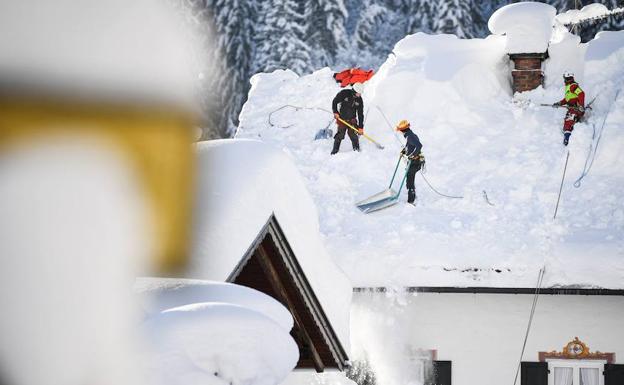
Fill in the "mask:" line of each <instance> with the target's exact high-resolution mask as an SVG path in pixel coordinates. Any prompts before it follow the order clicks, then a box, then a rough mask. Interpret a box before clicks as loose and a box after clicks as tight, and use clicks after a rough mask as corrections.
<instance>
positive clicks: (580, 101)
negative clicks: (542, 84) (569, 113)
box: [559, 83, 585, 107]
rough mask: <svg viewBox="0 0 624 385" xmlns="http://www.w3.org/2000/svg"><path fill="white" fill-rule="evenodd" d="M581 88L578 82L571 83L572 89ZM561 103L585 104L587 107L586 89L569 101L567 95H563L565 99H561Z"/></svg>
mask: <svg viewBox="0 0 624 385" xmlns="http://www.w3.org/2000/svg"><path fill="white" fill-rule="evenodd" d="M578 88H579V85H578V84H576V83H572V84H571V85H570V91H571V92H574V91H576V90H577V89H578ZM559 104H561V105H562V106H565V105H568V106H577V105H578V106H583V107H585V91H581V93H580V94H578V96H577V97H575V98H572V99H570V100H569V101H566V99H565V96H564V97H563V99H561V101H560V102H559Z"/></svg>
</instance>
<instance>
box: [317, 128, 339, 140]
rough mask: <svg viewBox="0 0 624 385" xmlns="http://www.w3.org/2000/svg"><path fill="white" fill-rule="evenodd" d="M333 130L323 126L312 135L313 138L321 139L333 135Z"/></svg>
mask: <svg viewBox="0 0 624 385" xmlns="http://www.w3.org/2000/svg"><path fill="white" fill-rule="evenodd" d="M333 134H334V133H333V132H332V130H331V129H329V128H323V129H320V130H319V131H318V132H317V133H316V136H314V140H321V139H329V138H331V137H332V136H333Z"/></svg>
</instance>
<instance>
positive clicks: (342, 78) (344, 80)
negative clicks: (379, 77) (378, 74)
mask: <svg viewBox="0 0 624 385" xmlns="http://www.w3.org/2000/svg"><path fill="white" fill-rule="evenodd" d="M373 74H374V71H373V70H370V71H364V70H363V69H361V68H349V69H346V70H344V71H340V72H337V73H335V74H334V79H336V82H337V83H340V87H346V86H348V85H350V84H354V83H364V82H365V81H367V80H368V79H370V78H371V77H373Z"/></svg>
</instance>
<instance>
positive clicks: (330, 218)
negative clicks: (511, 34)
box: [237, 4, 624, 288]
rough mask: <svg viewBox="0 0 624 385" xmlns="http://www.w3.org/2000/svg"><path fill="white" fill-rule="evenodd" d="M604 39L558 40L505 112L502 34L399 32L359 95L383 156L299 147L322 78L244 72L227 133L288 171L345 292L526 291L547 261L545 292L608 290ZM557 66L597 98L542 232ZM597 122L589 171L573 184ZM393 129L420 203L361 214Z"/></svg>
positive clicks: (614, 225) (609, 123) (319, 117)
mask: <svg viewBox="0 0 624 385" xmlns="http://www.w3.org/2000/svg"><path fill="white" fill-rule="evenodd" d="M515 5H516V4H515ZM518 5H519V4H518ZM529 6H530V7H536V8H539V9H542V10H544V9H545V8H541V7H542V5H534V4H529ZM544 7H547V6H544ZM511 9H513V8H511ZM547 9H548V11H547V12H545V13H547V14H548V15H550V14H551V13H552V12H551V11H550V10H549V9H550V8H547ZM512 14H513V13H512ZM529 14H531V12H529ZM549 18H550V16H548V17H546V18H545V19H548V20H543V21H544V24H546V21H549V20H550V19H549ZM501 20H502V19H501ZM549 22H550V21H549ZM503 24H505V23H503ZM497 25H498V24H497ZM549 25H550V24H549ZM617 34H621V32H617ZM548 36H550V35H549V34H548ZM564 37H565V36H564ZM544 38H545V39H546V42H545V43H547V41H548V40H547V36H546V35H544ZM618 39H621V35H612V36H610V35H603V34H601V35H600V37H599V38H598V39H596V40H594V41H592V42H590V43H588V44H586V45H585V44H583V45H580V46H579V45H578V44H576V43H575V42H574V41H573V38H571V37H569V36H567V37H565V40H566V43H565V47H564V46H563V45H562V46H560V48H561V49H559V50H554V51H553V52H551V57H550V59H549V60H548V61H547V62H546V63H545V65H544V69H545V76H546V79H547V82H546V88H545V89H544V88H539V89H537V90H535V91H532V92H528V93H525V94H522V95H518V99H520V100H523V99H524V102H522V103H518V104H516V103H514V102H512V100H511V91H510V84H509V82H510V80H509V78H510V66H509V60H508V58H507V55H506V49H505V38H504V37H501V36H491V37H489V38H487V39H482V40H480V39H476V40H458V39H455V38H453V37H451V36H445V35H438V36H429V35H424V34H416V35H411V36H408V37H406V38H405V39H404V40H403V41H401V42H399V43H398V44H397V46H396V49H395V51H394V55H390V56H389V57H388V60H387V61H386V63H384V65H383V66H382V67H381V68H380V70H379V71H378V73H377V75H375V77H373V78H372V79H371V80H370V81H369V82H368V83H367V87H366V89H365V91H364V94H363V97H364V104H365V113H366V114H365V115H366V122H365V131H366V133H368V134H369V135H370V136H372V137H373V138H374V139H376V140H377V141H379V142H381V143H382V144H383V145H385V147H386V148H385V150H381V151H380V150H377V149H376V148H375V147H374V146H372V145H371V144H370V143H368V142H367V141H366V140H365V139H363V138H362V139H361V143H362V152H361V153H354V152H352V151H351V150H350V147H351V146H350V143H349V141H348V139H346V140H345V141H343V143H342V147H341V152H340V153H339V154H337V155H335V156H330V155H329V152H330V150H331V144H332V140H331V139H330V140H327V141H314V140H313V138H314V136H315V133H316V132H317V131H318V130H319V129H322V128H324V127H326V126H327V125H328V124H330V127H332V128H334V130H335V126H333V125H331V121H332V116H331V114H330V113H328V112H326V111H323V109H324V110H327V109H330V108H331V101H332V98H333V97H334V95H335V94H336V93H337V92H338V91H339V88H338V86H337V85H336V84H335V83H334V82H333V79H332V77H331V73H332V72H331V71H330V70H329V69H323V70H320V71H317V72H315V73H313V74H311V75H308V76H302V77H298V76H297V75H295V74H294V73H292V72H290V71H275V72H273V73H270V74H258V75H256V76H255V77H253V78H252V90H251V92H250V94H249V100H248V102H247V103H246V104H245V106H244V108H243V111H242V113H241V116H240V119H241V124H240V126H239V130H238V133H237V137H239V138H260V139H262V140H263V141H265V142H268V143H270V144H272V145H273V146H276V147H279V148H282V149H283V150H284V151H285V152H286V153H287V154H289V155H290V156H291V157H292V158H293V159H294V160H295V162H296V164H297V168H298V169H299V171H300V172H301V174H302V175H303V177H304V178H305V182H306V184H307V187H308V189H309V190H310V192H311V193H312V196H313V198H314V200H315V202H316V204H317V207H318V210H319V215H320V226H321V227H320V229H321V232H322V234H323V235H324V240H325V243H326V245H327V247H328V250H329V252H330V253H331V255H332V256H333V257H334V258H335V260H336V261H337V263H338V264H339V266H341V267H342V269H343V270H344V271H345V272H346V273H347V275H348V276H349V277H350V278H351V281H352V282H353V284H354V286H392V285H415V286H495V287H496V286H499V287H531V286H533V285H534V284H535V279H536V277H537V273H538V270H539V268H540V267H541V266H542V265H543V264H545V265H546V268H547V273H546V277H545V282H544V284H545V285H546V286H551V287H555V286H581V287H594V286H600V287H608V288H622V287H624V283H623V282H624V280H623V279H622V278H623V274H622V271H623V270H622V269H624V258H622V257H623V256H624V239H623V237H622V235H621V234H622V230H623V229H624V202H623V201H622V200H621V199H619V198H618V196H617V192H618V191H620V190H621V186H622V183H624V168H623V167H622V164H624V154H623V153H622V152H621V151H620V150H618V146H619V148H621V146H622V141H623V140H624V133H623V132H622V130H621V129H620V127H621V125H622V121H624V117H623V116H622V111H624V109H623V108H622V107H623V106H624V97H622V95H620V97H619V98H618V99H617V100H616V101H615V102H614V101H613V99H614V97H615V92H616V90H617V89H618V88H619V87H621V84H622V82H623V81H624V68H622V66H621V65H620V64H618V63H621V62H622V50H616V51H608V50H610V49H612V48H616V45H611V44H610V43H609V44H607V43H606V42H607V41H613V42H615V41H617V40H618ZM563 41H564V40H563V38H562V39H561V40H560V41H557V43H560V42H563ZM613 44H615V43H613ZM545 48H546V47H545V45H544V46H543V47H540V49H542V52H543V50H545ZM585 51H587V53H588V55H590V53H591V56H588V57H587V59H586V58H585ZM593 52H602V53H603V54H604V55H606V56H604V57H603V58H599V57H598V55H597V54H594V53H593ZM594 59H596V60H594ZM563 63H567V64H568V65H570V64H572V65H573V66H575V67H574V68H578V69H579V71H577V80H579V81H580V84H581V86H582V87H583V89H584V90H585V91H586V93H587V100H588V101H589V100H591V99H592V98H593V97H594V96H596V95H598V99H596V101H595V103H594V105H593V110H592V111H591V114H590V115H589V116H588V121H587V122H586V123H579V124H577V126H576V128H575V131H574V134H573V136H572V140H571V143H570V145H569V149H570V152H571V155H570V160H569V164H568V168H567V177H566V181H565V183H564V186H563V192H562V201H561V203H560V206H559V212H558V216H557V219H556V220H555V221H553V220H552V218H553V212H554V208H555V204H556V201H557V195H558V192H559V185H560V182H561V175H562V172H563V165H564V162H565V149H564V148H563V147H562V145H561V140H562V135H561V131H560V130H561V127H562V123H563V116H564V113H565V111H564V110H562V109H553V108H548V107H540V106H538V104H539V103H553V102H554V101H558V100H560V99H561V98H562V96H563V82H562V78H561V74H562V72H561V68H560V66H562V65H563ZM528 99H531V100H532V101H533V102H528ZM285 105H294V106H299V107H304V106H305V107H309V108H307V109H294V108H282V107H283V106H285ZM280 108H282V109H280ZM608 111H611V113H610V115H609V116H608V119H606V122H605V125H604V135H603V139H602V141H601V142H600V146H599V148H598V152H597V155H596V157H595V161H594V164H593V166H592V169H591V172H590V173H589V175H587V176H586V177H585V178H584V179H583V181H582V187H580V188H575V187H573V182H574V181H575V180H576V179H578V178H579V177H580V176H581V175H582V173H583V167H584V165H585V161H586V159H587V157H588V152H589V148H590V146H592V148H593V147H595V145H596V142H597V138H598V135H599V133H600V131H601V127H602V122H603V120H604V119H605V116H606V114H607V112H608ZM269 115H270V116H271V118H270V123H269ZM386 118H387V119H388V121H386ZM401 119H408V120H410V121H411V122H412V127H413V128H414V131H415V132H416V133H417V134H418V135H419V137H420V139H421V141H422V143H423V144H424V148H423V152H424V154H425V156H426V158H427V167H426V174H422V176H424V177H426V180H425V179H424V178H423V177H422V176H421V175H417V178H416V189H417V194H418V206H417V207H416V208H414V207H413V206H410V205H406V204H404V203H402V202H401V203H400V204H399V205H397V206H395V207H393V208H389V209H386V210H383V211H380V212H377V213H374V214H370V215H363V214H361V213H360V212H359V211H358V210H357V209H356V208H355V207H354V204H355V202H357V201H359V200H361V199H363V198H366V197H368V196H370V195H372V194H374V193H376V192H379V191H381V190H383V189H384V188H386V187H387V184H388V183H389V181H390V177H391V176H392V170H393V169H394V166H395V164H396V162H397V157H398V151H399V149H400V148H401V145H402V143H403V142H404V139H403V138H401V137H399V136H397V135H396V133H394V132H393V131H392V129H391V126H393V125H395V124H396V123H397V122H398V121H399V120H401ZM594 129H595V132H596V133H595V135H594ZM427 183H430V184H431V187H430V186H429V185H428V184H427ZM433 188H435V191H434V190H433ZM438 193H440V194H444V195H449V196H460V197H463V198H462V199H452V198H449V197H445V196H442V195H440V194H438ZM404 200H405V197H404V196H403V197H401V201H404ZM590 202H591V203H590ZM588 256H591V258H588Z"/></svg>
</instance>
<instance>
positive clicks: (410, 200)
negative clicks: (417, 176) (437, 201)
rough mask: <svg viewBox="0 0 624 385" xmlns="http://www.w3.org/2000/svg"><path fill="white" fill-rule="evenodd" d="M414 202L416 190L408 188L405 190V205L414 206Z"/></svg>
mask: <svg viewBox="0 0 624 385" xmlns="http://www.w3.org/2000/svg"><path fill="white" fill-rule="evenodd" d="M415 200H416V189H413V188H410V189H408V190H407V203H411V204H414V201H415Z"/></svg>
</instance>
